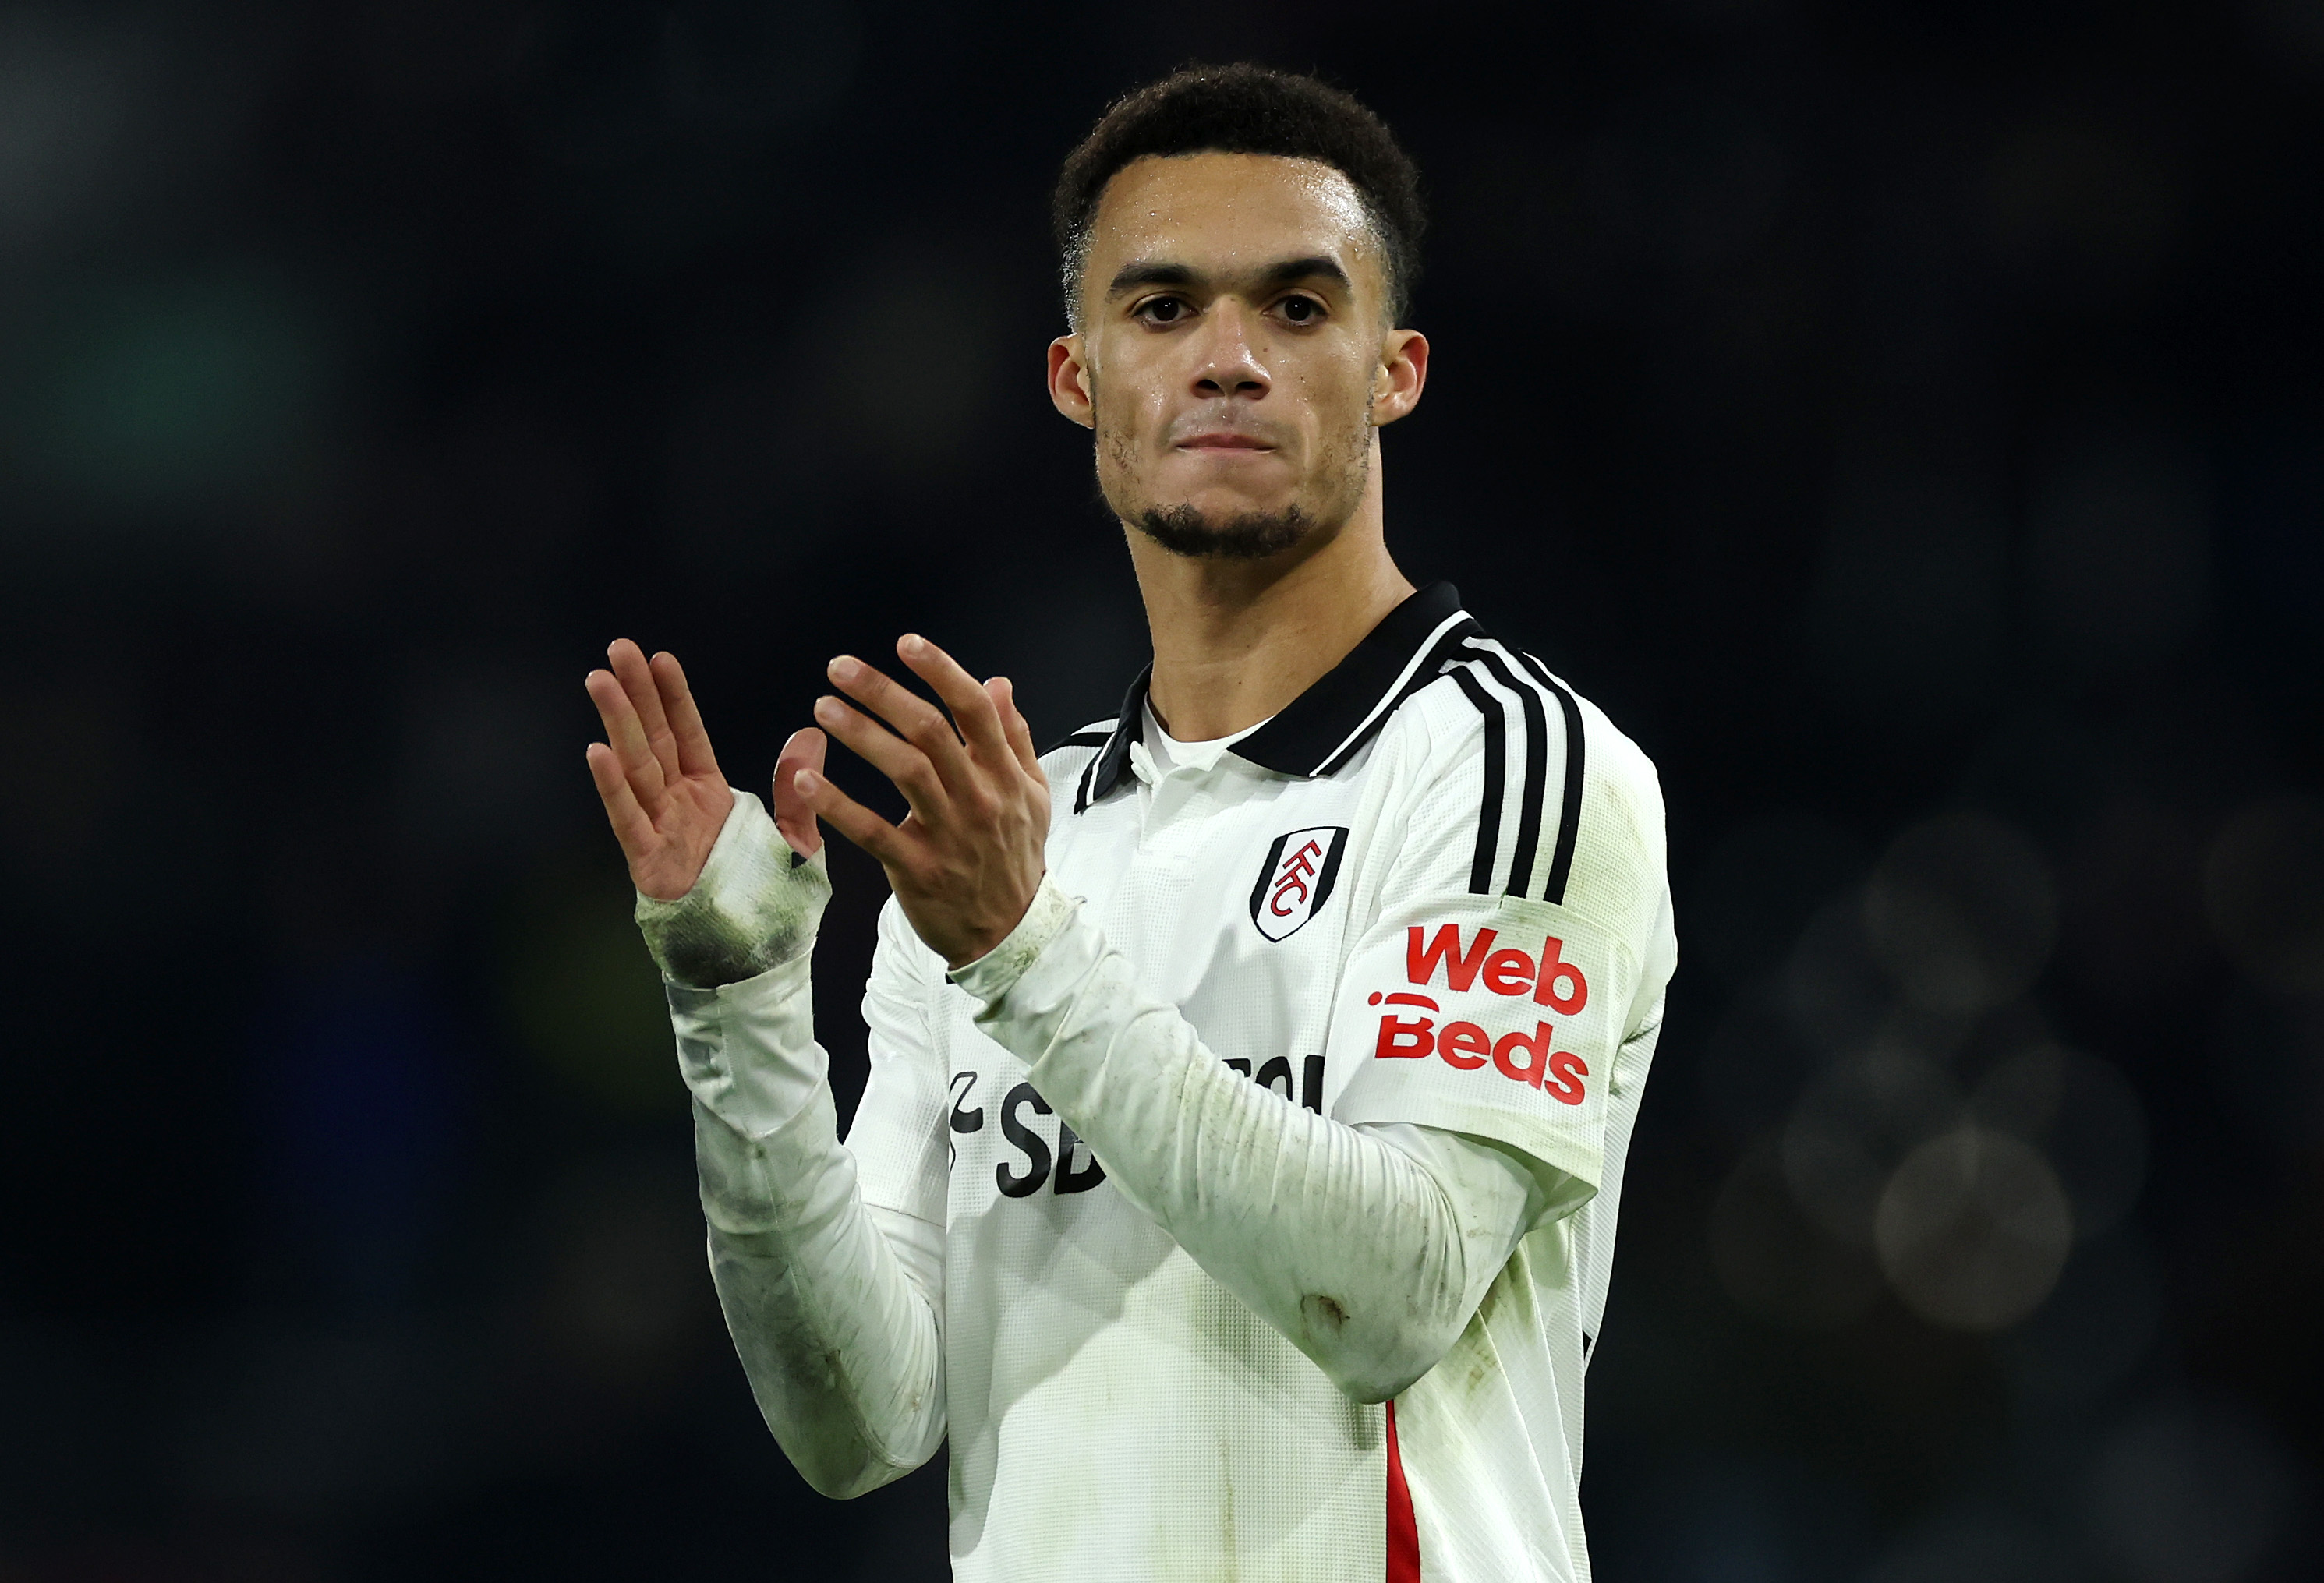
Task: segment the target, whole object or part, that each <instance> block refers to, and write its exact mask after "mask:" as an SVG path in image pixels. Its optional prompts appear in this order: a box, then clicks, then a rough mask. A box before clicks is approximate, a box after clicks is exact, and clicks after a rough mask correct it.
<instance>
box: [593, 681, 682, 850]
mask: <svg viewBox="0 0 2324 1583" xmlns="http://www.w3.org/2000/svg"><path fill="white" fill-rule="evenodd" d="M583 685H584V686H586V687H587V688H588V689H589V701H590V702H591V703H593V704H595V705H596V706H597V718H598V720H599V721H601V722H604V727H605V741H606V744H607V745H608V746H609V747H610V748H611V749H612V750H613V758H614V759H615V761H616V762H617V763H618V764H619V765H620V766H621V770H622V774H623V775H624V776H626V777H627V778H628V779H629V782H630V787H631V789H632V790H633V791H634V792H635V793H636V794H637V797H638V801H639V803H640V804H641V805H643V806H644V808H645V809H646V812H647V813H648V814H649V815H652V814H656V813H659V812H660V810H661V799H662V787H663V785H664V781H663V777H662V772H661V760H660V759H656V758H655V757H654V756H653V750H652V749H651V748H650V747H649V746H647V744H646V732H645V727H644V726H642V725H641V724H640V723H639V722H638V710H637V705H636V704H634V703H632V701H631V698H630V694H629V689H627V688H626V687H624V686H622V683H621V678H620V677H618V676H614V675H613V672H612V671H609V670H593V671H591V672H590V673H589V677H588V680H587V681H586V682H585V683H584V684H583Z"/></svg>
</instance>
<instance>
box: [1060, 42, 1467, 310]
mask: <svg viewBox="0 0 2324 1583" xmlns="http://www.w3.org/2000/svg"><path fill="white" fill-rule="evenodd" d="M1197 153H1223V154H1279V155H1282V156H1283V157H1285V158H1286V159H1295V160H1314V161H1319V162H1321V163H1323V164H1326V165H1329V166H1331V167H1333V169H1334V170H1338V171H1339V172H1340V173H1341V174H1342V175H1343V176H1345V177H1346V178H1347V179H1348V181H1349V183H1350V184H1351V186H1353V187H1354V188H1355V189H1356V196H1357V198H1359V199H1360V201H1361V202H1362V204H1363V207H1364V214H1365V216H1366V217H1367V218H1369V220H1370V222H1371V225H1372V228H1373V230H1374V231H1376V232H1378V233H1379V241H1380V246H1381V251H1382V252H1383V253H1385V254H1386V257H1387V274H1388V310H1389V312H1390V313H1391V314H1393V315H1394V316H1395V317H1396V318H1398V319H1399V320H1400V319H1401V318H1403V317H1404V314H1405V310H1406V308H1409V307H1410V306H1411V301H1412V288H1413V285H1414V283H1415V282H1416V281H1417V280H1418V279H1419V277H1420V234H1421V232H1422V230H1423V229H1424V228H1425V226H1426V225H1427V223H1428V217H1427V211H1426V210H1425V207H1423V206H1422V203H1421V199H1420V171H1419V169H1418V168H1417V167H1416V166H1415V165H1414V164H1413V162H1412V160H1411V157H1410V156H1409V155H1407V154H1406V152H1404V150H1403V149H1402V148H1400V147H1398V146H1397V141H1396V138H1395V135H1394V134H1393V133H1390V132H1389V131H1388V126H1387V124H1386V123H1384V122H1382V121H1381V120H1380V118H1379V116H1377V115H1373V114H1372V113H1371V112H1370V111H1369V110H1368V109H1366V108H1365V107H1364V106H1362V105H1361V104H1360V103H1359V102H1358V101H1357V100H1356V98H1355V97H1353V96H1352V95H1350V94H1346V93H1343V92H1342V91H1341V90H1340V89H1338V88H1335V87H1332V86H1331V85H1329V84H1328V83H1323V82H1319V81H1317V80H1316V79H1315V78H1312V77H1302V76H1300V75H1298V74H1297V73H1296V72H1289V71H1273V70H1269V69H1268V68H1266V67H1264V66H1253V65H1250V64H1248V63H1237V64H1235V65H1231V66H1187V67H1183V68H1181V69H1178V70H1177V71H1175V72H1172V73H1171V74H1170V75H1169V76H1168V77H1166V78H1162V80H1161V81H1159V82H1155V83H1148V85H1147V86H1146V87H1142V88H1139V89H1136V90H1135V91H1133V92H1130V93H1128V94H1124V95H1123V96H1122V97H1120V98H1119V99H1116V100H1115V101H1114V102H1113V104H1112V106H1111V107H1110V108H1109V109H1108V110H1107V111H1106V113H1105V115H1103V116H1102V117H1101V118H1100V119H1099V121H1098V124H1097V125H1096V126H1095V127H1094V128H1093V129H1092V131H1091V133H1090V134H1089V135H1088V136H1087V137H1085V138H1084V139H1083V140H1082V142H1081V145H1080V146H1079V147H1078V148H1076V149H1074V152H1072V153H1071V154H1069V155H1067V156H1066V157H1065V169H1064V170H1063V171H1061V172H1060V173H1059V174H1058V177H1057V190H1056V197H1055V198H1053V199H1052V200H1051V202H1050V208H1049V216H1050V221H1051V224H1052V225H1054V226H1055V228H1056V238H1057V249H1058V252H1059V253H1061V254H1062V255H1063V263H1064V273H1065V316H1066V318H1068V319H1070V320H1072V321H1073V322H1074V323H1075V324H1079V323H1080V322H1081V277H1082V270H1083V267H1084V265H1085V264H1086V263H1087V262H1088V259H1089V244H1090V233H1091V229H1092V227H1093V224H1094V222H1095V220H1096V218H1097V206H1098V200H1099V198H1102V197H1103V196H1104V193H1105V184H1106V183H1107V182H1108V181H1111V179H1113V177H1114V175H1115V173H1116V172H1117V171H1119V170H1121V169H1122V167H1124V166H1125V165H1128V164H1130V162H1131V161H1134V160H1142V159H1145V158H1147V157H1148V156H1149V155H1170V154H1197Z"/></svg>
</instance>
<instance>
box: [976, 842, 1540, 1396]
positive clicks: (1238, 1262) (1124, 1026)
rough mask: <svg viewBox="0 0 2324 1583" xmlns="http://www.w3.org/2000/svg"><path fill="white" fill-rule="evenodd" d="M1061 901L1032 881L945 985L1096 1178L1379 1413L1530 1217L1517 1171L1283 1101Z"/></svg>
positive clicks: (1444, 1138)
mask: <svg viewBox="0 0 2324 1583" xmlns="http://www.w3.org/2000/svg"><path fill="white" fill-rule="evenodd" d="M1059 907H1068V908H1069V907H1070V903H1066V902H1065V901H1064V900H1063V898H1062V897H1058V896H1057V894H1056V892H1055V891H1054V889H1047V888H1045V891H1044V893H1043V896H1042V897H1041V898H1040V899H1037V901H1036V903H1035V908H1036V911H1035V914H1032V915H1028V925H1031V926H1030V927H1029V928H1028V929H1024V930H1021V931H1020V934H1019V935H1014V936H1011V939H1010V942H1005V943H1003V946H1002V947H1001V950H1000V951H997V952H995V953H993V956H992V957H991V958H988V959H986V960H985V961H983V962H977V963H973V964H972V965H971V966H970V967H968V968H967V969H964V970H963V971H962V972H960V973H959V974H956V975H955V977H956V978H958V979H959V980H960V981H961V983H962V984H963V986H964V988H966V989H969V990H970V992H971V993H972V994H975V995H977V996H978V997H979V998H980V999H986V1001H987V1005H986V1008H985V1010H984V1012H983V1014H982V1016H981V1017H979V1019H978V1020H979V1022H980V1024H981V1025H982V1026H983V1027H984V1029H985V1031H986V1032H987V1033H988V1034H989V1035H991V1036H992V1037H993V1038H994V1039H995V1040H997V1041H998V1042H999V1043H1001V1045H1005V1046H1007V1047H1008V1048H1010V1050H1012V1051H1014V1052H1015V1053H1016V1054H1018V1055H1019V1056H1020V1057H1021V1058H1023V1059H1024V1060H1025V1061H1026V1062H1027V1063H1028V1065H1029V1067H1030V1072H1029V1074H1028V1075H1029V1077H1030V1079H1031V1081H1032V1083H1033V1086H1034V1087H1035V1088H1036V1089H1037V1090H1038V1091H1040V1093H1041V1096H1042V1098H1043V1099H1044V1100H1047V1102H1048V1103H1049V1105H1050V1106H1051V1107H1053V1108H1054V1109H1056V1112H1057V1113H1058V1114H1059V1115H1060V1116H1061V1117H1063V1118H1065V1121H1066V1122H1067V1123H1069V1124H1070V1125H1071V1126H1072V1127H1073V1128H1074V1132H1075V1133H1077V1134H1078V1135H1079V1136H1080V1137H1083V1138H1084V1140H1086V1141H1087V1142H1088V1144H1089V1145H1090V1147H1091V1148H1092V1150H1093V1152H1094V1153H1095V1154H1096V1155H1097V1157H1098V1159H1099V1160H1100V1162H1101V1163H1102V1164H1103V1165H1104V1166H1105V1169H1106V1175H1107V1179H1108V1181H1109V1182H1111V1183H1113V1184H1114V1186H1115V1187H1116V1188H1117V1189H1118V1190H1119V1191H1120V1192H1122V1193H1123V1194H1124V1195H1125V1196H1127V1197H1128V1198H1129V1199H1130V1201H1132V1202H1133V1203H1135V1204H1137V1205H1138V1206H1139V1208H1140V1209H1142V1210H1145V1211H1146V1212H1147V1213H1148V1214H1150V1215H1152V1216H1153V1217H1154V1219H1156V1220H1157V1222H1159V1223H1160V1224H1161V1225H1162V1226H1163V1227H1164V1229H1167V1230H1168V1231H1169V1232H1170V1234H1171V1236H1172V1237H1173V1238H1176V1240H1177V1242H1178V1244H1179V1245H1180V1246H1181V1247H1185V1249H1186V1251H1187V1252H1188V1253H1189V1254H1191V1255H1193V1256H1194V1259H1195V1261H1196V1262H1197V1263H1199V1264H1200V1265H1202V1266H1203V1269H1205V1270H1206V1271H1208V1272H1209V1273H1210V1275H1212V1276H1213V1278H1214V1279H1216V1280H1218V1281H1219V1282H1220V1283H1221V1284H1222V1285H1224V1286H1226V1287H1227V1288H1228V1289H1229V1290H1231V1291H1232V1292H1233V1293H1235V1294H1236V1295H1237V1296H1239V1297H1240V1298H1241V1299H1242V1300H1243V1301H1244V1302H1246V1303H1248V1304H1249V1305H1250V1307H1251V1309H1252V1310H1253V1311H1255V1312H1257V1313H1258V1314H1259V1315H1260V1317H1262V1318H1263V1319H1265V1320H1267V1321H1268V1323H1270V1324H1272V1325H1274V1326H1275V1327H1276V1329H1277V1330H1280V1331H1281V1332H1282V1333H1283V1334H1284V1335H1285V1336H1286V1338H1288V1339H1290V1340H1291V1342H1292V1343H1293V1344H1294V1345H1295V1346H1296V1347H1298V1348H1300V1349H1301V1350H1302V1351H1303V1352H1305V1354H1306V1355H1307V1356H1308V1357H1309V1358H1313V1359H1314V1361H1315V1363H1316V1364H1317V1365H1318V1366H1319V1367H1322V1368H1323V1370H1324V1372H1325V1373H1327V1374H1328V1375H1330V1376H1332V1378H1333V1381H1334V1382H1335V1383H1337V1384H1338V1385H1340V1386H1341V1388H1342V1390H1344V1391H1346V1392H1347V1393H1348V1394H1350V1395H1351V1396H1354V1397H1356V1398H1358V1399H1360V1400H1367V1401H1376V1400H1380V1399H1383V1398H1385V1397H1388V1396H1390V1395H1393V1394H1396V1393H1397V1391H1400V1390H1401V1389H1403V1388H1404V1386H1406V1385H1409V1384H1410V1383H1411V1382H1412V1381H1413V1380H1414V1379H1416V1378H1417V1377H1419V1376H1421V1375H1422V1374H1425V1372H1427V1370H1428V1369H1429V1368H1430V1367H1433V1366H1434V1364H1435V1362H1436V1361H1437V1359H1438V1358H1442V1357H1443V1354H1444V1352H1445V1351H1446V1350H1447V1349H1448V1348H1450V1347H1451V1345H1452V1342H1453V1340H1454V1339H1456V1338H1457V1337H1458V1336H1459V1334H1460V1332H1461V1330H1462V1327H1463V1326H1464V1325H1465V1324H1466V1323H1467V1322H1468V1320H1469V1317H1470V1315H1471V1313H1473V1312H1474V1311H1475V1309H1476V1306H1477V1303H1478V1302H1479V1300H1480V1298H1481V1297H1482V1295H1483V1293H1484V1290H1485V1288H1486V1287H1487V1286H1488V1285H1489V1284H1490V1283H1491V1280H1492V1278H1493V1276H1494V1275H1497V1274H1498V1273H1499V1269H1500V1267H1501V1265H1502V1264H1503V1263H1504V1262H1506V1260H1507V1258H1508V1253H1509V1250H1510V1247H1512V1246H1513V1245H1514V1242H1515V1240H1516V1238H1517V1236H1518V1235H1519V1234H1520V1233H1521V1231H1522V1229H1524V1228H1525V1227H1526V1226H1527V1225H1529V1224H1530V1223H1531V1220H1532V1218H1533V1215H1534V1213H1535V1210H1537V1209H1538V1206H1539V1204H1540V1201H1541V1197H1540V1189H1539V1188H1538V1186H1537V1185H1536V1184H1535V1182H1534V1179H1533V1178H1532V1176H1531V1175H1530V1174H1528V1173H1527V1172H1526V1170H1525V1169H1524V1168H1523V1167H1522V1166H1521V1165H1519V1164H1517V1162H1515V1161H1514V1160H1513V1159H1511V1158H1510V1157H1509V1156H1508V1155H1505V1154H1503V1153H1502V1152H1500V1151H1499V1150H1498V1149H1496V1148H1495V1147H1493V1146H1489V1145H1485V1144H1481V1143H1478V1142H1475V1141H1473V1140H1470V1139H1466V1138H1462V1137H1456V1136H1454V1135H1452V1134H1448V1133H1442V1132H1434V1131H1430V1130H1428V1129H1425V1128H1419V1127H1388V1128H1369V1127H1349V1126H1347V1125H1344V1124H1342V1123H1341V1122H1338V1121H1334V1120H1332V1119H1330V1118H1325V1117H1323V1116H1318V1115H1316V1114H1314V1112H1312V1111H1309V1110H1306V1109H1302V1108H1301V1107H1299V1106H1296V1105H1287V1104H1285V1103H1284V1102H1283V1100H1281V1099H1280V1098H1279V1097H1278V1096H1277V1095H1275V1094H1274V1093H1272V1092H1270V1091H1268V1090H1265V1089H1261V1088H1258V1087H1255V1086H1254V1085H1252V1084H1251V1083H1250V1082H1248V1081H1244V1080H1243V1079H1241V1078H1240V1077H1239V1076H1237V1075H1236V1074H1235V1073H1234V1072H1231V1071H1230V1070H1229V1069H1228V1068H1227V1067H1226V1066H1224V1065H1223V1064H1222V1063H1221V1062H1220V1061H1219V1059H1218V1058H1217V1057H1216V1055H1214V1054H1213V1053H1212V1052H1210V1051H1209V1050H1207V1049H1205V1048H1204V1047H1203V1045H1202V1043H1201V1041H1200V1040H1199V1039H1198V1038H1197V1037H1196V1035H1195V1033H1194V1029H1193V1027H1192V1026H1190V1025H1188V1023H1187V1022H1186V1020H1185V1018H1184V1017H1182V1016H1180V1015H1179V1013H1178V1011H1177V1009H1176V1008H1175V1007H1172V1006H1170V1005H1168V1004H1167V1003H1165V1002H1163V1001H1161V1000H1159V999H1156V998H1154V997H1152V996H1150V995H1148V994H1146V993H1145V992H1143V991H1142V990H1140V989H1139V987H1138V985H1137V983H1136V981H1135V980H1134V978H1133V976H1132V974H1131V971H1130V963H1129V962H1128V961H1127V960H1126V959H1124V958H1123V957H1122V956H1121V955H1120V954H1119V953H1114V952H1111V951H1109V950H1107V949H1106V948H1105V945H1104V941H1103V938H1102V935H1101V934H1100V933H1099V932H1098V930H1097V929H1096V928H1095V926H1094V925H1091V924H1089V923H1087V922H1085V921H1083V920H1080V919H1078V918H1075V917H1072V916H1061V915H1059V914H1058V913H1057V912H1056V909H1057V908H1059ZM1045 908H1046V909H1049V916H1047V918H1046V919H1045V918H1044V917H1043V916H1039V915H1040V914H1041V912H1042V909H1045ZM1012 951H1013V952H1014V953H1015V954H1014V955H1013V956H1012V955H1011V953H1012Z"/></svg>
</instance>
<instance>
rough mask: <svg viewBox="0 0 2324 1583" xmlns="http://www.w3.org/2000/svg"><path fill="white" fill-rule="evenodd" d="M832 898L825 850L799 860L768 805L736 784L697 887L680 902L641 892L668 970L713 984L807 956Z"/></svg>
mask: <svg viewBox="0 0 2324 1583" xmlns="http://www.w3.org/2000/svg"><path fill="white" fill-rule="evenodd" d="M830 897H831V879H830V872H829V870H828V868H827V867H826V865H825V858H824V854H823V853H822V852H820V851H818V852H816V855H815V856H814V857H813V858H811V859H808V860H807V861H800V860H799V858H798V855H797V854H796V853H794V852H793V851H791V849H790V847H789V846H788V844H787V843H785V842H784V841H783V838H782V834H781V833H780V832H779V831H778V830H777V829H776V828H775V822H774V820H773V819H772V818H770V816H769V815H768V814H767V810H766V806H765V805H763V804H761V802H760V801H759V799H758V798H757V797H755V796H752V795H751V794H750V793H749V792H746V791H738V792H736V793H735V794H734V805H733V808H732V809H730V810H729V811H728V813H727V815H726V823H725V824H724V825H722V826H721V827H720V828H719V831H718V840H717V842H716V844H715V845H714V846H712V848H711V849H710V856H709V858H708V859H707V861H705V862H704V863H703V865H702V873H701V875H700V876H699V877H698V878H697V879H696V880H695V882H694V888H692V889H691V890H688V891H687V893H686V894H685V895H684V896H681V897H678V899H677V900H675V901H657V900H655V899H654V898H653V897H650V896H645V895H641V896H639V897H638V900H637V920H638V928H639V930H640V932H641V933H642V934H644V935H645V938H646V949H647V950H649V951H650V952H651V953H653V959H654V964H655V965H656V966H657V967H659V968H660V969H661V971H662V975H663V977H665V978H666V979H668V980H669V981H670V982H671V983H673V984H679V985H691V986H694V987H696V988H714V987H715V986H717V985H721V984H733V983H738V982H740V981H742V980H745V979H751V978H755V977H757V976H758V975H759V974H761V973H763V972H765V971H768V970H769V969H770V968H774V967H779V966H780V965H782V964H783V963H785V962H791V961H794V960H797V959H798V958H801V957H804V956H805V955H807V953H808V951H809V950H810V949H812V948H813V946H814V944H815V935H816V925H818V924H819V923H820V922H821V921H822V917H823V908H824V904H825V902H826V901H827V900H829V899H830Z"/></svg>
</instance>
